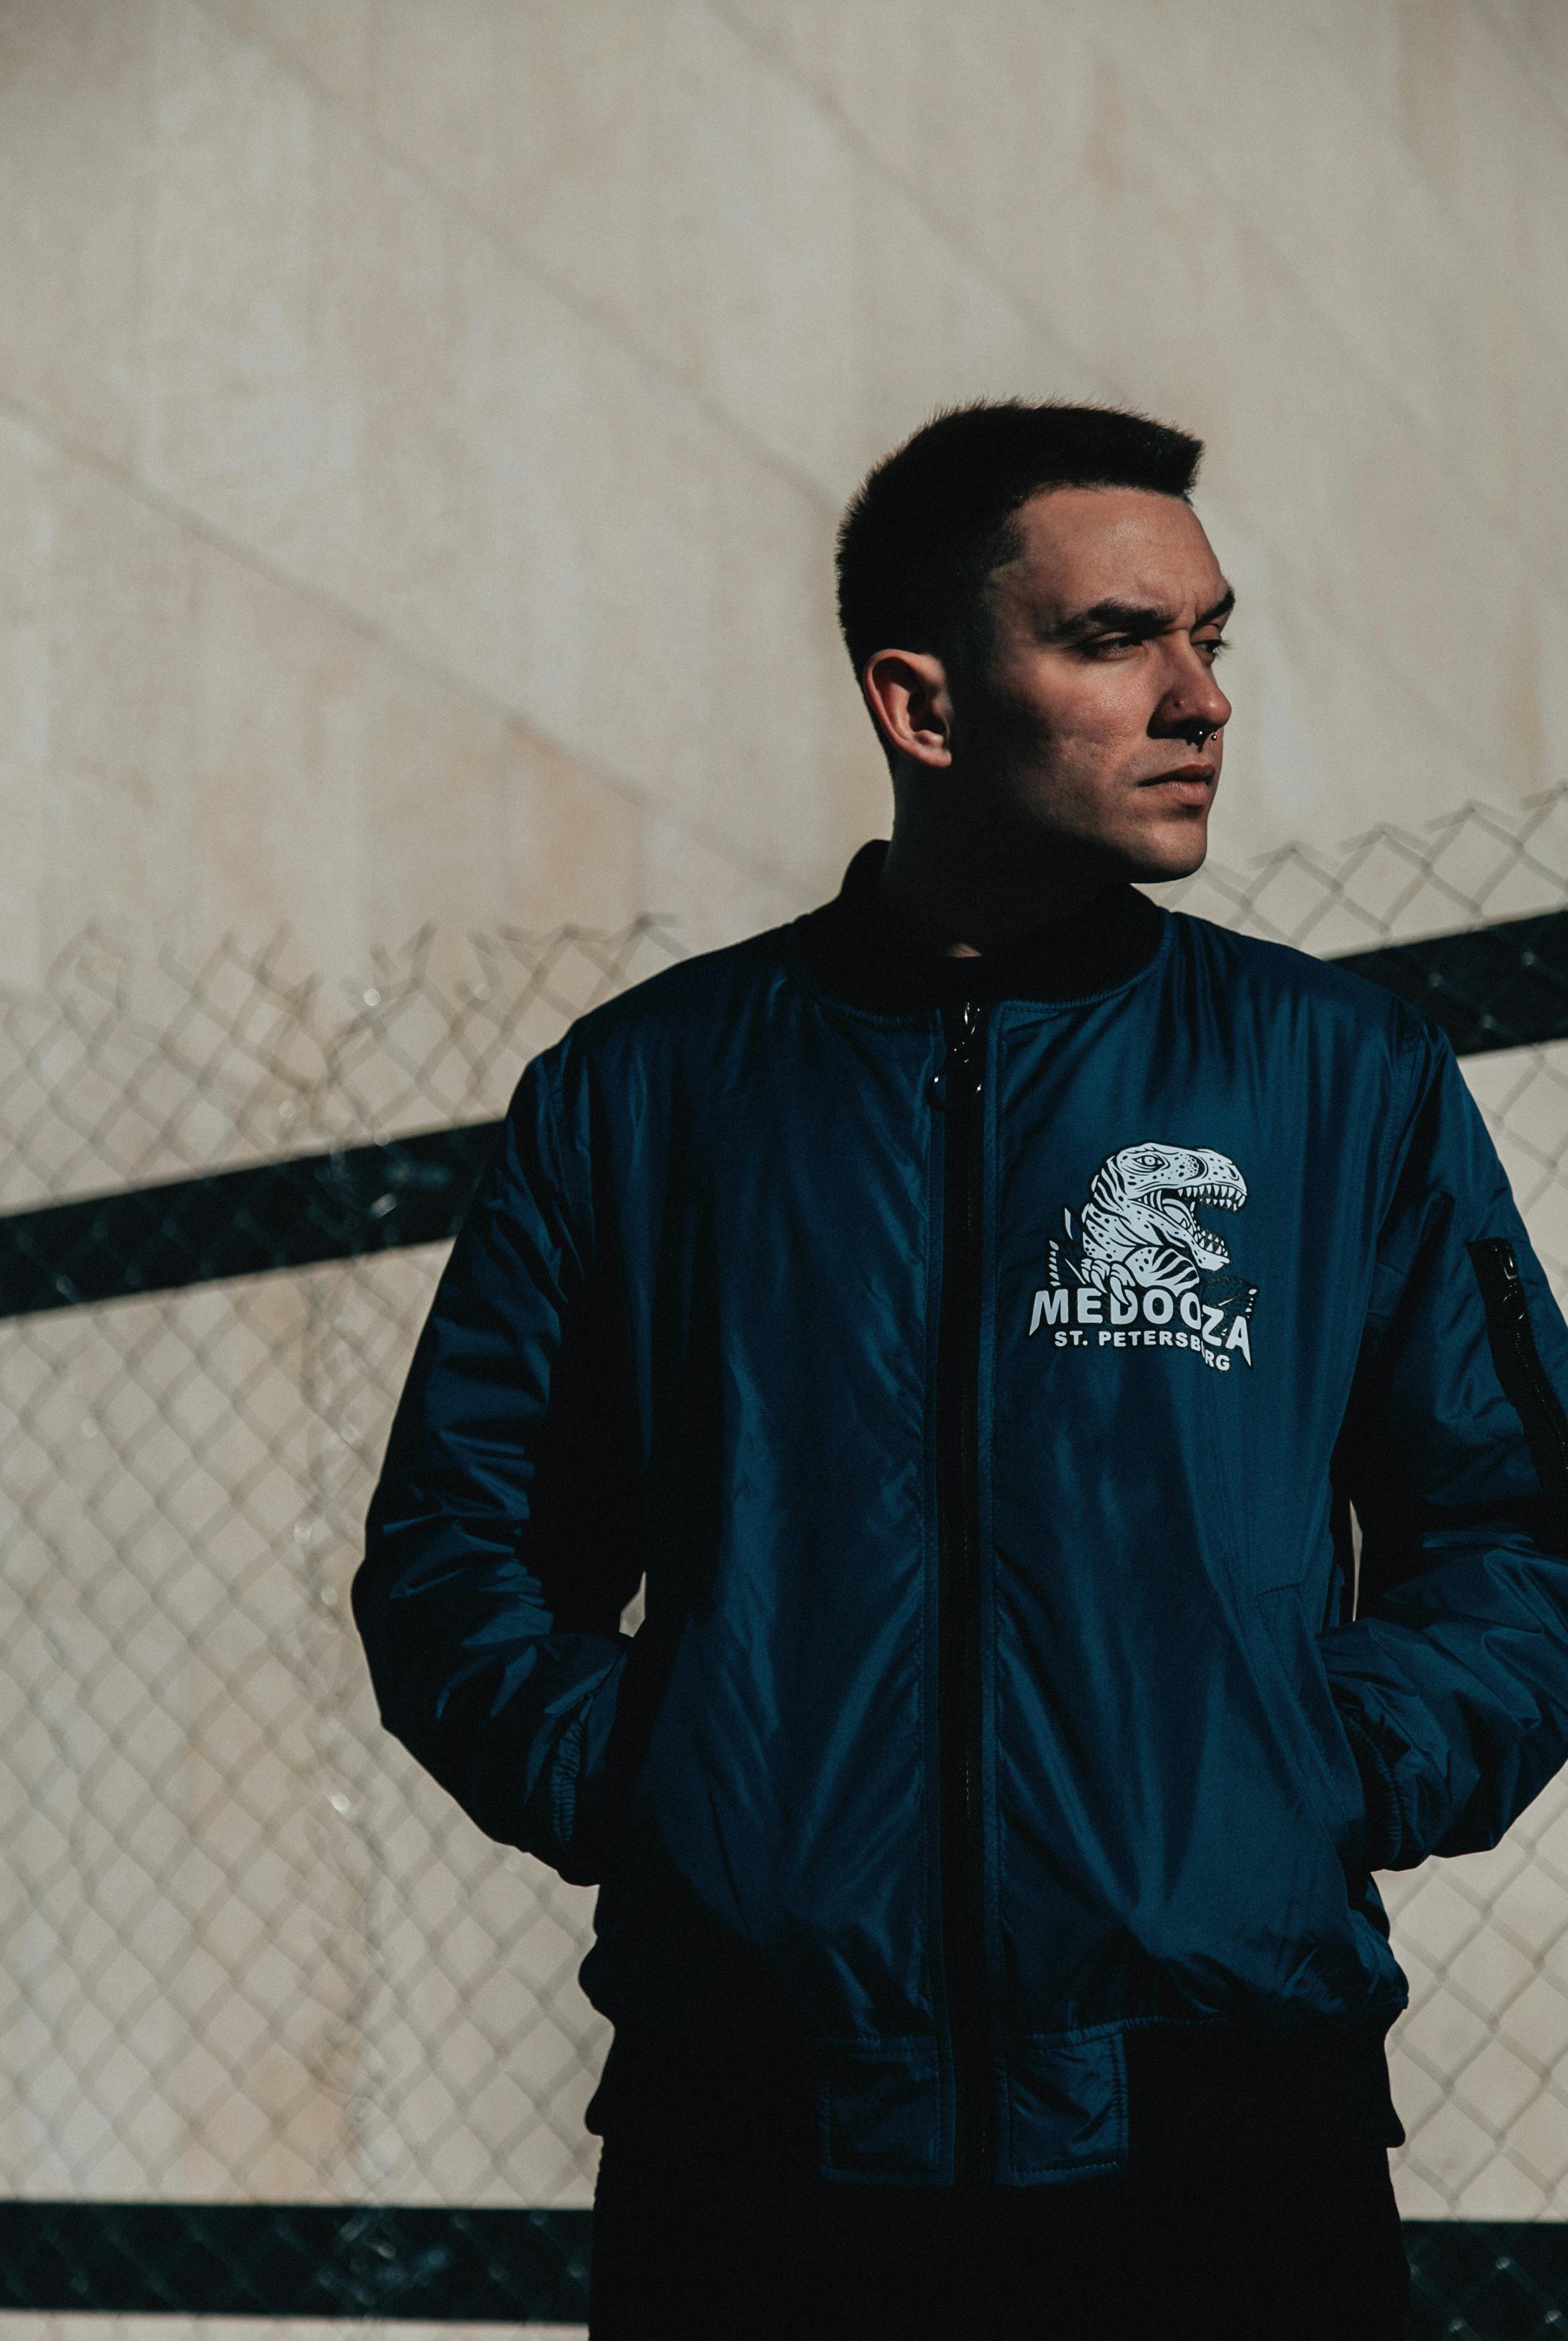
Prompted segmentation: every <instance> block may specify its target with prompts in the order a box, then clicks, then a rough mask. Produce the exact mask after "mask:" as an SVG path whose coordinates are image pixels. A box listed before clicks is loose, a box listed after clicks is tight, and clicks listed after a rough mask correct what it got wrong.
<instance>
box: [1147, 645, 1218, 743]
mask: <svg viewBox="0 0 1568 2341" xmlns="http://www.w3.org/2000/svg"><path fill="white" fill-rule="evenodd" d="M1230 718H1231V704H1230V702H1229V700H1228V699H1227V698H1226V695H1225V693H1224V692H1223V691H1222V690H1221V689H1220V687H1219V685H1218V683H1217V682H1216V681H1215V678H1214V669H1213V668H1212V667H1211V666H1210V665H1209V664H1208V663H1207V662H1206V660H1204V659H1201V658H1199V657H1198V656H1197V654H1196V652H1194V653H1193V655H1192V657H1191V659H1190V661H1188V660H1184V661H1183V662H1182V672H1181V673H1180V674H1179V675H1177V676H1175V677H1173V679H1172V682H1171V686H1170V689H1169V690H1168V691H1167V692H1166V695H1165V697H1164V698H1163V699H1162V700H1161V702H1160V704H1159V708H1158V711H1157V712H1156V717H1155V721H1154V722H1153V723H1152V724H1151V725H1150V726H1149V729H1150V731H1151V732H1154V733H1155V734H1156V737H1159V736H1163V737H1165V738H1167V739H1189V738H1192V737H1194V736H1195V735H1196V736H1197V737H1198V741H1199V744H1200V745H1201V744H1202V742H1203V741H1204V740H1206V739H1207V738H1208V736H1209V735H1210V733H1211V732H1218V731H1220V730H1222V729H1223V728H1224V726H1225V725H1226V724H1227V723H1228V722H1230Z"/></svg>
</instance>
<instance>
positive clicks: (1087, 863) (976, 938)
mask: <svg viewBox="0 0 1568 2341" xmlns="http://www.w3.org/2000/svg"><path fill="white" fill-rule="evenodd" d="M1116 883H1117V876H1116V872H1114V871H1113V870H1110V869H1108V868H1107V866H1106V864H1105V862H1103V861H1102V860H1101V859H1100V858H1099V857H1098V856H1093V857H1090V856H1087V855H1085V854H1083V853H1082V852H1075V851H1074V850H1073V849H1072V848H1070V847H1062V848H1052V847H1049V846H1047V847H1046V848H1045V849H1043V850H1042V848H1041V847H1040V846H1039V845H1038V844H1037V842H1036V841H1034V840H1033V839H1030V840H1028V841H1027V842H1021V841H1018V840H1017V839H997V840H995V841H990V840H985V839H979V840H977V839H976V838H975V837H974V836H973V835H970V836H968V837H967V838H966V839H965V840H964V841H963V842H962V845H961V846H960V845H958V843H957V842H953V843H951V844H950V843H949V842H948V841H947V840H945V839H942V838H939V837H936V836H933V835H931V834H929V833H925V834H922V833H920V832H916V831H913V830H911V829H910V828H909V827H908V825H906V824H905V823H903V822H895V824H894V828H893V839H892V842H891V844H890V845H889V846H888V857H887V860H886V861H885V862H883V864H882V869H881V872H880V875H879V876H878V881H877V892H876V903H877V909H878V913H879V915H880V916H881V917H882V918H884V919H885V920H886V921H888V924H889V925H890V926H891V927H893V928H894V929H895V930H896V931H898V933H900V934H902V935H903V936H904V937H905V938H906V939H907V940H908V943H909V944H910V945H911V946H912V947H913V948H914V949H916V950H918V951H922V952H927V953H929V954H931V955H933V956H936V957H940V958H943V959H974V958H988V957H992V956H994V955H995V954H997V953H998V952H1004V951H1012V950H1015V949H1016V948H1017V946H1018V945H1020V944H1022V943H1025V942H1027V941H1030V940H1031V939H1032V938H1034V937H1036V936H1037V935H1040V934H1042V933H1044V932H1045V931H1047V930H1048V929H1050V928H1052V927H1057V926H1061V925H1062V924H1064V923H1065V922H1066V921H1067V920H1069V919H1072V918H1074V917H1076V916H1077V913H1078V912H1079V911H1084V910H1086V909H1087V907H1088V905H1089V904H1090V903H1091V902H1095V901H1097V899H1098V897H1099V896H1100V895H1102V894H1104V893H1105V892H1107V889H1108V888H1110V887H1112V886H1114V885H1116Z"/></svg>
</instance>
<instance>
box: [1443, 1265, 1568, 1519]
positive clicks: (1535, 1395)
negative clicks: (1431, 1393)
mask: <svg viewBox="0 0 1568 2341" xmlns="http://www.w3.org/2000/svg"><path fill="white" fill-rule="evenodd" d="M1467 1249H1468V1250H1469V1253H1470V1264H1471V1266H1472V1267H1473V1268H1474V1270H1475V1281H1476V1282H1477V1284H1478V1285H1479V1286H1480V1287H1481V1300H1482V1304H1483V1306H1484V1309H1485V1311H1486V1338H1487V1341H1488V1343H1489V1344H1490V1347H1491V1350H1492V1362H1493V1364H1494V1367H1495V1368H1496V1370H1497V1379H1498V1380H1499V1381H1500V1382H1501V1383H1502V1385H1503V1396H1504V1398H1506V1400H1508V1403H1509V1405H1510V1406H1511V1407H1512V1408H1513V1411H1514V1413H1515V1414H1516V1415H1517V1416H1518V1417H1519V1420H1520V1421H1521V1423H1522V1424H1523V1428H1524V1439H1525V1443H1526V1445H1527V1446H1528V1447H1529V1449H1530V1459H1531V1461H1532V1462H1533V1464H1534V1466H1535V1477H1536V1478H1537V1479H1539V1480H1540V1482H1541V1496H1542V1501H1543V1506H1544V1508H1545V1510H1546V1514H1547V1517H1548V1519H1549V1521H1550V1524H1551V1533H1552V1536H1553V1542H1554V1544H1555V1547H1556V1549H1558V1550H1559V1551H1562V1552H1568V1420H1564V1417H1563V1404H1562V1400H1560V1399H1559V1398H1558V1396H1557V1393H1556V1391H1555V1390H1553V1387H1552V1384H1551V1381H1550V1380H1548V1378H1547V1373H1546V1369H1545V1367H1544V1366H1543V1364H1542V1362H1541V1352H1540V1350H1538V1349H1537V1348H1536V1346H1535V1329H1534V1327H1533V1325H1532V1324H1531V1322H1530V1310H1529V1304H1528V1303H1527V1301H1526V1300H1525V1297H1524V1285H1523V1280H1522V1278H1521V1277H1520V1274H1519V1263H1518V1261H1517V1260H1516V1259H1515V1258H1514V1256H1513V1245H1512V1244H1511V1243H1510V1242H1509V1240H1508V1239H1507V1237H1506V1236H1485V1237H1483V1239H1482V1240H1480V1241H1479V1242H1478V1243H1473V1244H1471V1245H1469V1246H1468V1247H1467Z"/></svg>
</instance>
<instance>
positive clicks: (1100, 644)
mask: <svg viewBox="0 0 1568 2341" xmlns="http://www.w3.org/2000/svg"><path fill="white" fill-rule="evenodd" d="M1141 640H1142V637H1141V635H1138V634H1097V635H1095V637H1094V638H1093V640H1092V641H1090V642H1087V643H1079V644H1078V648H1079V649H1080V650H1081V651H1082V652H1083V653H1084V655H1085V657H1086V658H1103V657H1105V656H1106V655H1107V652H1113V651H1136V649H1137V647H1138V643H1139V642H1140V641H1141Z"/></svg>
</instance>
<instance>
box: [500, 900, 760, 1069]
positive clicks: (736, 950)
mask: <svg viewBox="0 0 1568 2341" xmlns="http://www.w3.org/2000/svg"><path fill="white" fill-rule="evenodd" d="M789 933H790V929H789V927H788V926H782V927H772V928H769V929H768V930H767V931H765V932H764V933H761V934H756V935H747V936H746V937H744V938H743V940H742V941H739V942H736V943H726V944H724V945H723V946H722V947H721V948H720V949H719V950H717V951H695V952H693V953H692V955H691V956H690V958H689V959H681V960H677V961H675V963H674V964H673V965H672V966H670V967H664V968H660V970H659V971H658V973H657V974H655V975H650V976H646V977H644V978H643V980H642V981H641V982H640V983H633V984H630V985H628V987H627V989H626V990H625V991H620V992H617V993H616V995H615V997H614V998H613V999H611V1000H605V1001H600V1004H599V1005H598V1006H597V1007H596V1008H590V1009H588V1010H585V1011H584V1012H583V1014H581V1016H579V1017H577V1018H576V1019H575V1020H574V1021H573V1022H572V1023H571V1025H569V1026H568V1028H567V1030H566V1031H565V1032H564V1033H563V1034H562V1036H561V1040H560V1041H558V1042H557V1043H556V1045H555V1047H554V1049H552V1050H550V1051H546V1054H547V1055H548V1056H550V1057H551V1058H552V1059H554V1060H555V1061H556V1062H557V1064H559V1065H561V1066H565V1065H566V1064H569V1063H571V1062H573V1061H576V1062H578V1063H589V1062H591V1061H595V1060H597V1059H600V1058H601V1057H605V1056H609V1057H616V1056H619V1055H620V1054H621V1053H622V1052H623V1051H627V1050H630V1051H632V1052H633V1053H640V1052H641V1051H657V1050H659V1049H660V1047H661V1046H662V1045H665V1044H666V1043H668V1042H670V1041H679V1040H680V1039H681V1038H683V1037H687V1036H690V1035H691V1034H693V1033H695V1032H700V1031H704V1030H710V1029H714V1028H718V1029H720V1030H721V1029H723V1028H725V1027H726V1026H727V1025H729V1023H730V1022H731V1021H732V1020H733V1018H734V1017H735V1015H736V1014H737V1012H738V1011H739V1009H740V1008H741V1006H742V1004H743V1002H744V1001H745V1000H746V999H747V997H749V996H755V995H757V994H759V993H760V992H761V991H765V990H767V988H768V987H769V984H770V983H771V982H773V981H775V980H776V979H777V978H778V977H779V975H780V974H781V973H782V971H783V970H784V968H785V965H786V961H787V953H788V948H789V945H788V938H789Z"/></svg>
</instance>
